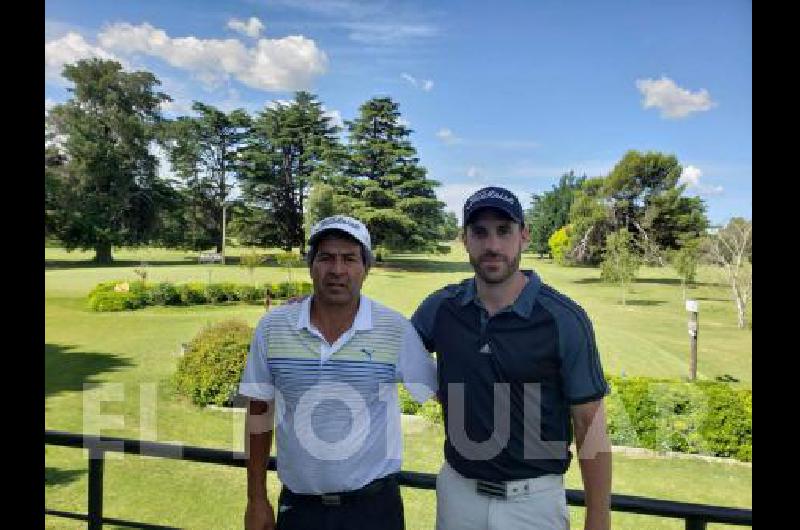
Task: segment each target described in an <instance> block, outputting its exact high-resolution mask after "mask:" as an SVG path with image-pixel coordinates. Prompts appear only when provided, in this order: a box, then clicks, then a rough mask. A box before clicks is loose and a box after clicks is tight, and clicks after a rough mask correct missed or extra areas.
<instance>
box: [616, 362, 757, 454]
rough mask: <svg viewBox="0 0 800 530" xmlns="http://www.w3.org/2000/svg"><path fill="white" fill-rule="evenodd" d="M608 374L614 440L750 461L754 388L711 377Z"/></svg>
mask: <svg viewBox="0 0 800 530" xmlns="http://www.w3.org/2000/svg"><path fill="white" fill-rule="evenodd" d="M607 379H608V381H609V383H610V385H611V395H610V396H608V397H607V398H606V400H605V401H606V416H607V418H608V430H609V436H610V438H611V441H612V443H614V444H617V445H627V446H634V447H644V448H647V449H653V450H658V451H677V452H683V453H700V454H707V455H713V456H722V457H734V458H738V459H740V460H744V461H752V454H753V453H752V445H753V434H752V422H753V408H752V391H750V390H744V389H737V388H734V387H732V386H731V385H729V384H727V383H723V382H711V381H702V382H696V383H688V382H684V381H677V380H668V379H652V378H646V377H630V378H618V377H613V376H610V377H608V378H607Z"/></svg>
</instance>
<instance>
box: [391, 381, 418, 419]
mask: <svg viewBox="0 0 800 530" xmlns="http://www.w3.org/2000/svg"><path fill="white" fill-rule="evenodd" d="M397 386H398V397H399V398H400V412H402V413H403V414H416V413H417V411H418V410H419V409H420V407H421V406H422V405H420V404H419V403H417V402H416V401H414V398H412V397H411V394H410V393H409V392H408V390H406V387H404V386H403V385H397Z"/></svg>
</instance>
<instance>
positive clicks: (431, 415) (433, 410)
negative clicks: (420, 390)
mask: <svg viewBox="0 0 800 530" xmlns="http://www.w3.org/2000/svg"><path fill="white" fill-rule="evenodd" d="M417 414H419V415H420V416H422V417H423V418H425V419H426V420H428V421H430V422H433V423H438V424H442V423H444V416H443V415H442V406H441V405H440V404H439V402H438V401H436V400H435V399H433V398H431V399H429V400H428V401H426V402H425V403H423V404H422V405H421V406H420V408H419V411H418V412H417Z"/></svg>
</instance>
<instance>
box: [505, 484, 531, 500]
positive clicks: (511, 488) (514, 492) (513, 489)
mask: <svg viewBox="0 0 800 530" xmlns="http://www.w3.org/2000/svg"><path fill="white" fill-rule="evenodd" d="M530 491H531V486H530V483H529V482H528V481H527V480H524V481H517V482H507V483H506V497H519V496H521V495H527V494H528V493H530Z"/></svg>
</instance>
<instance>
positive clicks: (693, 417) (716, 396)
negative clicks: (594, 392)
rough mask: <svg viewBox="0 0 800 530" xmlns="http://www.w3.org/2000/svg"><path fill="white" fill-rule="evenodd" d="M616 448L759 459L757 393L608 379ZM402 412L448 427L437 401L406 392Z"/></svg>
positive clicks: (703, 384)
mask: <svg viewBox="0 0 800 530" xmlns="http://www.w3.org/2000/svg"><path fill="white" fill-rule="evenodd" d="M607 380H608V382H609V384H610V386H611V394H610V395H609V396H607V397H606V399H605V406H606V418H607V421H608V431H609V436H610V438H611V443H612V444H614V445H624V446H629V447H642V448H645V449H652V450H656V451H675V452H681V453H694V454H704V455H710V456H721V457H732V458H736V459H738V460H742V461H745V462H752V460H753V392H752V390H747V389H740V388H735V387H733V386H732V385H730V384H728V383H724V382H715V381H714V382H712V381H699V382H694V383H689V382H684V381H677V380H669V379H653V378H646V377H626V378H621V377H614V376H609V377H608V378H607ZM400 407H401V409H402V411H403V412H404V413H405V414H418V415H421V416H424V417H426V418H428V419H429V420H432V421H434V422H437V423H441V422H442V413H441V407H439V404H438V403H436V402H434V401H433V400H429V401H427V402H426V403H425V404H423V405H419V404H418V403H416V402H415V401H414V400H413V399H411V396H410V394H409V393H408V392H407V391H406V390H405V388H403V387H402V386H401V387H400Z"/></svg>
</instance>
